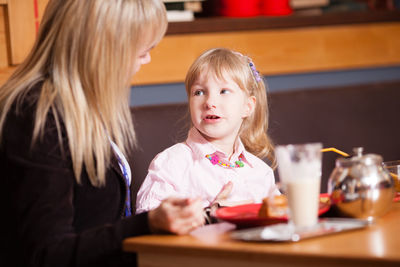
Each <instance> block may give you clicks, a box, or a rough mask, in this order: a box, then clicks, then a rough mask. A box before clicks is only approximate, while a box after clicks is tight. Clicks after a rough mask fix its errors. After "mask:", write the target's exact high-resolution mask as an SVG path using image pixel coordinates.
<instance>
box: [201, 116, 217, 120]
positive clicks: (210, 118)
mask: <svg viewBox="0 0 400 267" xmlns="http://www.w3.org/2000/svg"><path fill="white" fill-rule="evenodd" d="M219 118H220V117H219V116H217V115H208V116H206V118H205V119H206V120H217V119H219Z"/></svg>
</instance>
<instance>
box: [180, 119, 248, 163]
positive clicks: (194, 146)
mask: <svg viewBox="0 0 400 267" xmlns="http://www.w3.org/2000/svg"><path fill="white" fill-rule="evenodd" d="M186 144H187V145H188V146H189V147H190V149H191V150H192V151H193V155H194V158H196V159H198V160H200V159H203V158H205V157H206V155H218V157H219V158H220V159H222V160H224V161H229V160H228V155H226V154H225V153H224V152H222V151H221V150H219V149H218V148H217V147H215V146H214V145H213V144H211V143H210V142H208V141H207V140H206V139H205V138H204V137H203V136H202V135H201V134H200V132H199V131H198V130H197V129H196V128H195V127H192V128H191V129H190V130H189V134H188V138H187V139H186ZM234 147H235V149H234V152H233V155H232V157H231V160H230V162H235V161H237V160H238V158H239V156H240V154H243V160H242V161H243V163H245V164H247V165H248V166H249V167H251V168H252V167H253V166H252V165H251V163H250V162H249V161H248V160H247V159H248V158H249V157H248V153H249V152H247V151H246V149H245V147H244V145H243V143H242V141H241V140H240V137H238V138H237V140H236V142H235V145H234Z"/></svg>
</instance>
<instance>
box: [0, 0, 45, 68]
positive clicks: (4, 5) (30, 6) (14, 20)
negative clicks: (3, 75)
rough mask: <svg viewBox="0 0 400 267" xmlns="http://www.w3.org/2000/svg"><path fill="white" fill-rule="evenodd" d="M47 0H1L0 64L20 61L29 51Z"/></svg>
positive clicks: (5, 65)
mask: <svg viewBox="0 0 400 267" xmlns="http://www.w3.org/2000/svg"><path fill="white" fill-rule="evenodd" d="M47 2H48V0H31V1H26V0H1V1H0V4H1V12H0V21H1V23H0V27H1V31H0V34H1V39H0V40H1V47H0V49H1V57H0V60H1V62H0V66H1V67H7V66H14V65H17V64H19V63H21V62H22V61H23V60H24V58H25V57H26V56H27V54H28V53H29V50H30V48H31V47H32V45H33V43H34V41H35V38H36V33H37V28H38V25H39V22H40V18H41V17H42V15H43V11H44V8H45V6H46V4H47Z"/></svg>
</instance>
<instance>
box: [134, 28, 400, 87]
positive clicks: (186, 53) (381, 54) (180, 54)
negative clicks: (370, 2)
mask: <svg viewBox="0 0 400 267" xmlns="http://www.w3.org/2000/svg"><path fill="white" fill-rule="evenodd" d="M221 46H223V47H229V48H232V49H236V50H239V51H240V52H242V53H245V54H248V55H250V56H251V57H254V61H255V64H256V65H257V69H258V70H259V71H260V72H261V73H262V74H265V75H271V74H293V73H305V72H310V71H329V70H342V69H356V68H365V67H382V66H392V65H399V64H400V22H388V23H365V24H350V25H339V26H323V27H317V26H315V27H304V28H302V27H300V28H291V29H279V30H260V31H241V32H224V33H204V34H184V35H168V36H166V37H165V38H164V39H163V40H162V41H161V43H160V44H159V45H158V46H157V47H156V48H155V49H154V51H152V54H151V55H152V62H151V64H148V65H145V66H142V69H141V71H140V72H139V73H138V74H137V76H135V79H134V83H137V84H151V83H165V82H181V81H183V80H184V77H185V74H186V71H187V69H188V68H189V66H190V64H191V63H192V62H193V60H194V59H195V58H196V57H197V56H198V55H199V54H200V53H201V52H203V51H204V50H206V49H208V48H212V47H221Z"/></svg>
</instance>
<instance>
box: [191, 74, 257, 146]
mask: <svg viewBox="0 0 400 267" xmlns="http://www.w3.org/2000/svg"><path fill="white" fill-rule="evenodd" d="M255 101H256V100H255V97H254V96H250V97H249V96H248V95H247V94H246V93H245V92H244V91H243V90H242V89H240V87H239V86H238V85H237V84H236V83H235V82H234V81H233V80H232V79H231V78H230V77H229V75H226V77H225V80H220V79H217V78H216V77H215V75H212V74H211V73H210V72H209V71H208V69H207V68H206V69H205V70H204V71H203V72H202V73H201V74H200V75H199V77H198V78H197V79H196V80H195V82H194V83H193V85H192V87H191V88H190V96H189V108H190V115H191V119H192V123H193V125H194V127H196V128H197V129H198V130H199V132H200V133H201V134H202V135H203V136H204V138H205V139H206V140H207V141H209V142H211V143H213V144H214V145H216V146H217V147H219V148H222V147H231V148H229V149H233V144H234V142H235V140H236V138H237V136H238V133H239V130H240V127H241V125H242V122H243V119H244V118H246V117H248V116H249V115H250V114H251V113H252V112H253V110H254V106H255ZM225 152H229V153H230V152H231V151H225Z"/></svg>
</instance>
